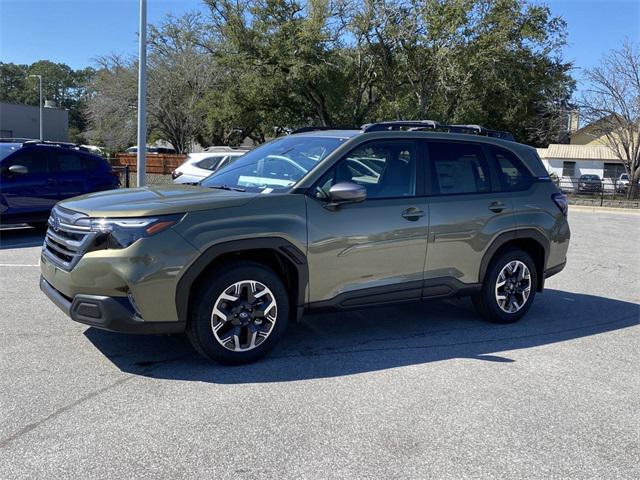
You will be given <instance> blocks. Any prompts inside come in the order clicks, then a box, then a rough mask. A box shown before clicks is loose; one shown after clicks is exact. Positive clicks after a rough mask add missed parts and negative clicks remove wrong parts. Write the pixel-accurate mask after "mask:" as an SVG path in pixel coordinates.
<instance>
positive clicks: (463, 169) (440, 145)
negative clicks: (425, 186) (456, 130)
mask: <svg viewBox="0 0 640 480" xmlns="http://www.w3.org/2000/svg"><path fill="white" fill-rule="evenodd" d="M429 159H430V162H431V189H432V192H433V194H434V195H462V194H471V193H487V192H490V191H491V181H490V176H489V166H488V164H487V161H486V159H485V158H484V155H483V153H482V148H481V147H480V146H479V145H476V144H473V143H455V142H429Z"/></svg>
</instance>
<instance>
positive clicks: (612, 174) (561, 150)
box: [537, 124, 625, 190]
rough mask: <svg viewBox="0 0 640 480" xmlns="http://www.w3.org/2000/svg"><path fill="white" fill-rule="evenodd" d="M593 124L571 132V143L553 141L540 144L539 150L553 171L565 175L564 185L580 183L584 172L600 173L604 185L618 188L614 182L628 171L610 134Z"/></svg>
mask: <svg viewBox="0 0 640 480" xmlns="http://www.w3.org/2000/svg"><path fill="white" fill-rule="evenodd" d="M595 131H596V129H595V128H594V126H593V124H591V125H587V126H585V127H583V128H580V129H577V130H575V131H573V132H570V139H569V143H568V144H559V143H552V144H551V145H549V146H548V147H547V148H538V149H537V150H538V154H539V155H540V158H541V159H542V162H543V163H544V165H545V167H546V168H547V170H548V171H549V173H553V174H556V175H557V176H558V177H560V178H562V181H563V185H565V186H566V187H570V184H571V183H574V184H575V183H577V179H578V177H580V175H598V176H599V177H600V178H601V179H602V180H603V183H604V188H605V189H607V190H609V189H613V188H614V182H615V181H616V180H617V179H618V178H619V177H620V174H622V173H624V172H625V169H624V165H623V164H622V162H621V161H620V159H619V158H618V157H617V156H616V155H615V154H614V152H613V150H611V149H610V148H609V147H608V146H607V140H606V138H604V137H602V136H598V135H597V134H596V133H595Z"/></svg>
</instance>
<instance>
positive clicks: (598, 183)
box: [553, 175, 640, 208]
mask: <svg viewBox="0 0 640 480" xmlns="http://www.w3.org/2000/svg"><path fill="white" fill-rule="evenodd" d="M553 181H554V182H555V184H556V185H557V186H558V188H559V189H560V190H562V191H563V192H564V193H566V194H567V197H568V198H569V203H571V204H574V205H589V206H599V207H618V208H640V188H638V186H636V188H633V189H632V191H631V192H630V191H629V189H630V187H631V186H630V184H629V182H619V181H618V180H617V179H615V178H605V179H603V180H601V179H600V178H599V177H596V176H595V175H594V176H586V177H585V176H582V177H555V178H554V179H553Z"/></svg>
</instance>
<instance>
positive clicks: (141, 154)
mask: <svg viewBox="0 0 640 480" xmlns="http://www.w3.org/2000/svg"><path fill="white" fill-rule="evenodd" d="M146 116H147V0H140V45H139V50H138V170H137V172H136V179H137V181H138V187H143V186H144V184H145V172H146V154H147V124H146V122H147V120H146Z"/></svg>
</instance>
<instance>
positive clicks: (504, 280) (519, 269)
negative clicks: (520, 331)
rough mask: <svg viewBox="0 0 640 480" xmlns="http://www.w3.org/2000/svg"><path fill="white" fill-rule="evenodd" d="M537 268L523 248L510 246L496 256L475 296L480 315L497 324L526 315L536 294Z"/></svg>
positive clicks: (475, 303)
mask: <svg viewBox="0 0 640 480" xmlns="http://www.w3.org/2000/svg"><path fill="white" fill-rule="evenodd" d="M537 278H538V276H537V271H536V267H535V264H534V262H533V260H532V259H531V256H529V254H528V253H527V252H525V251H524V250H520V249H518V248H510V249H508V250H505V251H504V252H502V253H500V254H499V255H498V256H496V257H495V258H494V259H493V260H492V261H491V263H490V264H489V268H488V270H487V273H486V275H485V277H484V281H483V284H482V291H481V293H480V294H479V295H477V296H475V297H474V298H473V304H474V305H475V307H476V310H477V311H478V313H479V314H480V315H482V316H483V317H484V318H485V319H486V320H489V321H490V322H495V323H512V322H515V321H517V320H519V319H520V318H522V317H523V316H524V314H525V313H527V311H528V310H529V308H530V307H531V304H532V303H533V298H534V297H535V294H536V285H537Z"/></svg>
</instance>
